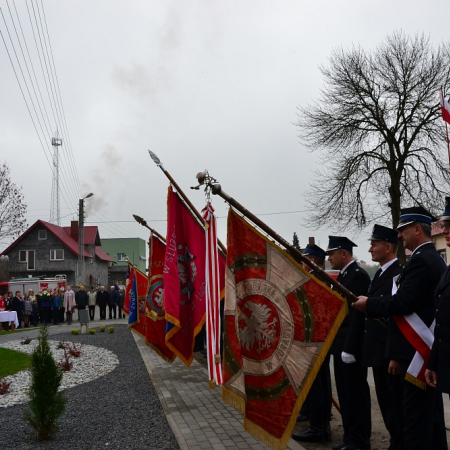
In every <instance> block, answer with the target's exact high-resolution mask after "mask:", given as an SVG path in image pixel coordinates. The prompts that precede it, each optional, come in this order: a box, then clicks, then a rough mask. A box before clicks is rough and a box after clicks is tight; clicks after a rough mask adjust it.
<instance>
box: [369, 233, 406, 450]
mask: <svg viewBox="0 0 450 450" xmlns="http://www.w3.org/2000/svg"><path fill="white" fill-rule="evenodd" d="M397 244H398V237H397V232H396V231H395V230H393V229H392V228H388V227H384V226H382V225H374V227H373V230H372V236H371V237H370V248H369V253H370V254H371V255H372V261H374V262H377V263H379V264H380V268H379V269H378V271H377V273H376V274H375V276H374V277H373V280H372V283H371V284H370V287H369V293H368V295H369V297H383V296H385V295H391V292H392V286H393V283H395V281H396V279H397V278H398V277H399V275H400V274H401V273H402V270H403V266H402V265H401V264H400V262H399V261H398V259H397ZM392 326H393V323H392V320H391V321H389V319H386V318H384V317H383V318H380V319H378V320H376V319H369V318H366V325H365V335H364V348H363V364H364V366H366V367H372V372H373V378H374V381H375V391H376V393H377V400H378V404H379V406H380V411H381V415H382V416H383V421H384V424H385V426H386V429H387V430H388V431H389V434H390V436H391V439H390V444H391V445H390V447H389V448H390V449H393V450H396V449H403V448H404V447H403V443H402V442H403V439H402V420H401V417H402V408H401V397H400V395H399V393H400V392H401V386H400V375H399V374H398V370H397V367H398V362H397V361H394V360H390V355H389V349H388V345H387V342H389V329H391V328H392Z"/></svg>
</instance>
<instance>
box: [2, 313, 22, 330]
mask: <svg viewBox="0 0 450 450" xmlns="http://www.w3.org/2000/svg"><path fill="white" fill-rule="evenodd" d="M2 322H9V323H10V324H11V329H12V330H14V327H18V326H19V319H18V318H17V313H16V311H2V312H0V331H1V330H2Z"/></svg>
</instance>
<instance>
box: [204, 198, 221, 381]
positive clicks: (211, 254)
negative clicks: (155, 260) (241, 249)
mask: <svg viewBox="0 0 450 450" xmlns="http://www.w3.org/2000/svg"><path fill="white" fill-rule="evenodd" d="M202 213H203V218H204V219H205V224H206V226H205V227H206V230H205V237H206V264H205V268H206V273H205V277H206V351H207V356H208V372H209V383H210V387H214V386H215V384H217V385H219V386H220V385H222V359H221V348H220V346H221V339H220V336H221V334H222V329H221V317H220V300H221V298H222V295H221V294H222V293H221V286H223V285H224V277H225V260H224V258H223V257H222V255H220V257H219V251H218V248H217V223H216V217H215V216H214V208H213V207H212V205H211V203H210V202H208V203H207V204H206V206H205V208H204V209H203V210H202Z"/></svg>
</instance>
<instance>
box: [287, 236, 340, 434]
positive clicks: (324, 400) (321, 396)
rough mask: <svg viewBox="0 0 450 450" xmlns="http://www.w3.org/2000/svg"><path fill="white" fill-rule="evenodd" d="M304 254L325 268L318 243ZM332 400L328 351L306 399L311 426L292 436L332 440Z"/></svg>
mask: <svg viewBox="0 0 450 450" xmlns="http://www.w3.org/2000/svg"><path fill="white" fill-rule="evenodd" d="M303 255H304V256H305V257H306V258H308V259H309V260H311V261H313V262H314V263H315V264H317V265H318V266H319V267H320V268H321V269H325V257H326V253H325V250H323V249H321V248H320V247H319V246H318V245H316V244H308V245H307V246H306V248H305V249H304V250H303ZM303 265H304V267H305V269H306V270H308V271H309V273H310V274H312V275H314V276H315V277H317V278H318V279H319V280H320V281H322V282H324V280H323V279H322V278H321V276H320V275H319V274H318V273H317V272H316V271H314V270H311V268H310V267H309V266H308V265H307V264H306V263H303ZM331 402H332V399H331V375H330V353H328V354H327V356H326V357H325V359H324V360H323V363H322V365H321V367H320V370H319V372H318V373H317V376H316V379H315V380H314V383H313V384H312V386H311V389H310V390H309V393H308V397H306V400H305V404H306V406H307V409H308V415H309V427H308V428H307V429H306V430H305V431H303V432H301V433H293V434H292V438H293V439H295V440H296V441H301V442H322V441H325V442H328V441H329V440H330V420H331Z"/></svg>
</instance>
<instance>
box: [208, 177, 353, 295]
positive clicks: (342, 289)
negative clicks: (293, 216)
mask: <svg viewBox="0 0 450 450" xmlns="http://www.w3.org/2000/svg"><path fill="white" fill-rule="evenodd" d="M211 192H212V193H213V194H214V195H219V196H220V197H222V198H223V199H224V200H225V201H226V202H227V203H228V204H229V205H231V206H232V207H233V208H235V209H236V210H237V211H239V212H240V213H241V214H243V215H244V216H245V217H247V218H249V219H250V220H251V221H252V222H253V223H254V224H255V225H256V226H258V227H259V228H261V230H263V231H264V232H265V233H267V234H268V235H269V236H270V237H272V238H273V239H275V240H276V241H277V242H278V243H279V244H281V245H282V246H283V247H284V248H286V249H287V250H288V251H289V253H291V255H292V256H294V257H295V258H296V259H298V260H300V261H301V262H304V263H305V264H307V265H308V266H309V267H311V268H312V269H314V270H315V271H316V272H318V273H319V274H320V275H321V276H322V277H323V278H324V279H325V280H326V281H327V282H328V283H330V284H331V285H332V286H333V288H334V289H335V290H336V291H337V292H339V293H340V294H341V295H342V296H344V297H345V298H347V299H348V300H349V301H351V302H355V301H356V300H358V297H356V295H354V294H352V293H351V292H350V291H349V290H348V289H347V288H345V287H344V286H342V284H340V283H338V282H337V281H336V280H335V279H334V278H333V277H332V276H331V275H329V274H328V273H327V272H325V271H324V270H323V269H322V268H321V267H319V266H318V265H317V264H315V263H314V262H313V261H311V260H309V259H308V258H306V257H305V256H303V255H302V253H301V252H300V251H299V250H297V249H296V248H295V247H294V246H292V245H291V244H290V243H289V242H288V241H286V240H285V239H283V238H282V237H281V236H280V235H279V234H278V233H276V232H275V231H274V230H272V228H270V227H268V226H267V225H266V224H265V223H264V222H263V221H261V220H260V219H258V218H257V217H256V216H255V215H254V214H253V213H251V212H250V211H249V210H248V209H246V208H244V206H242V205H241V204H240V203H239V202H237V201H236V200H235V199H234V198H232V197H230V196H229V195H228V194H226V193H225V192H224V191H223V190H222V187H221V186H220V184H213V185H211Z"/></svg>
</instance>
